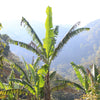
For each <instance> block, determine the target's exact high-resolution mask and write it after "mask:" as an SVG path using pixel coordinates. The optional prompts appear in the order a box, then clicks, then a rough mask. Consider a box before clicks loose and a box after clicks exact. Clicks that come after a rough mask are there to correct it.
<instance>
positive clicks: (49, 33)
mask: <svg viewBox="0 0 100 100" xmlns="http://www.w3.org/2000/svg"><path fill="white" fill-rule="evenodd" d="M46 14H47V18H46V22H45V29H46V34H45V38H44V40H43V44H42V42H41V40H40V39H39V37H38V35H37V34H36V32H35V31H34V29H33V28H32V27H31V25H30V24H29V22H28V21H27V20H26V19H25V18H24V17H22V21H21V25H22V24H24V25H25V26H26V28H27V29H28V32H29V33H30V35H31V36H32V39H33V41H31V44H26V43H23V42H20V41H15V40H12V39H9V42H10V43H12V44H15V45H19V46H21V47H23V48H26V49H28V50H30V51H32V52H34V53H36V54H37V55H38V56H39V57H40V59H41V60H42V61H43V62H44V63H45V65H44V66H42V67H41V68H40V69H39V70H38V71H37V70H36V69H35V68H32V66H33V65H29V66H30V67H29V68H30V69H31V70H32V71H28V70H29V69H28V66H27V65H26V69H27V71H28V72H27V71H26V73H27V74H28V75H25V73H24V71H21V72H22V73H23V75H25V76H24V77H26V78H25V79H26V80H25V81H27V82H28V83H29V84H31V81H32V78H33V80H35V84H34V86H35V91H36V96H37V97H38V95H39V93H40V91H38V90H39V88H40V87H41V88H42V87H43V84H44V80H43V77H45V86H44V88H45V89H44V92H45V99H46V100H47V98H50V86H49V80H50V77H49V69H50V65H51V62H52V60H54V58H55V57H56V56H57V54H58V52H59V51H60V50H61V49H62V47H63V46H64V45H65V44H66V43H67V42H68V41H69V40H70V38H71V37H73V36H75V35H77V34H78V33H80V32H82V31H87V30H89V28H79V29H76V30H75V28H76V27H77V26H78V25H79V23H76V24H75V25H74V26H73V27H72V28H71V29H70V30H69V32H68V33H67V34H66V35H65V37H64V38H63V39H62V40H61V42H60V43H59V44H58V46H57V47H55V44H56V37H57V35H58V28H59V27H58V26H56V27H55V28H53V23H52V8H51V7H49V6H48V7H47V9H46ZM19 69H20V70H22V69H21V68H19ZM35 72H37V73H35ZM30 73H32V74H30ZM46 73H47V75H45V74H46ZM54 74H55V73H53V74H52V75H51V79H52V77H53V75H54ZM32 75H33V76H32ZM22 77H23V76H22ZM27 77H28V79H27ZM37 79H38V80H37ZM29 80H31V81H29ZM32 82H33V81H32ZM42 83H43V84H42ZM31 85H32V84H31Z"/></svg>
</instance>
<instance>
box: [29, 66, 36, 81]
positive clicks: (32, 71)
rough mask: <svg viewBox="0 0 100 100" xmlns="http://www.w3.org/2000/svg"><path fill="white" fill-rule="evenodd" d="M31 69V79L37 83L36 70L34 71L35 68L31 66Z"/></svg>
mask: <svg viewBox="0 0 100 100" xmlns="http://www.w3.org/2000/svg"><path fill="white" fill-rule="evenodd" d="M29 69H30V71H31V77H32V80H34V82H35V83H36V81H37V80H36V70H35V69H34V66H33V65H31V64H29Z"/></svg>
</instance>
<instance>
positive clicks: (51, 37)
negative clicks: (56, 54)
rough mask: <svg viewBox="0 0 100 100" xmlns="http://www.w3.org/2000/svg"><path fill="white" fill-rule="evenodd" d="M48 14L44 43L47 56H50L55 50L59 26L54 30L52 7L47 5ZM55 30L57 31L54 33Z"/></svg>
mask: <svg viewBox="0 0 100 100" xmlns="http://www.w3.org/2000/svg"><path fill="white" fill-rule="evenodd" d="M46 14H47V18H46V21H45V29H46V34H45V39H44V41H43V42H44V43H43V48H44V49H45V52H46V57H47V58H49V57H50V56H51V55H52V53H53V51H54V45H55V36H56V34H57V31H58V30H57V28H58V27H56V29H55V30H54V29H53V24H52V8H51V7H49V6H48V7H47V9H46ZM54 32H55V33H54Z"/></svg>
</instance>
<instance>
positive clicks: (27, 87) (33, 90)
mask: <svg viewBox="0 0 100 100" xmlns="http://www.w3.org/2000/svg"><path fill="white" fill-rule="evenodd" d="M9 80H10V81H13V82H16V83H18V84H19V85H21V86H24V87H25V88H26V89H27V90H28V91H29V92H30V93H32V94H33V95H34V94H35V89H34V88H33V87H32V86H31V85H30V84H29V83H28V82H26V81H24V80H20V79H9Z"/></svg>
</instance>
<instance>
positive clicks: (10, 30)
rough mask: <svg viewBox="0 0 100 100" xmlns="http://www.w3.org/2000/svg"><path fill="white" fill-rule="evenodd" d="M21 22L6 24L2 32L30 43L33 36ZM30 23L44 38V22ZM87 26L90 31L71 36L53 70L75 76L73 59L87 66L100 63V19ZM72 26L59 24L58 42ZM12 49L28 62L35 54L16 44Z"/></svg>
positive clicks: (52, 66) (11, 46)
mask: <svg viewBox="0 0 100 100" xmlns="http://www.w3.org/2000/svg"><path fill="white" fill-rule="evenodd" d="M19 23H20V22H19ZM19 23H18V22H12V23H10V24H9V23H8V25H4V29H2V31H1V33H2V34H8V35H9V36H10V37H11V38H12V39H15V40H19V41H24V42H26V43H30V41H31V40H32V39H31V37H30V36H29V34H27V31H26V30H25V28H23V27H21V26H20V25H19ZM2 24H3V23H2ZM30 24H31V25H32V27H33V28H34V30H35V31H36V33H37V34H38V36H39V37H40V38H41V40H42V39H43V38H44V37H45V27H44V24H43V23H39V22H35V21H33V22H31V23H30ZM86 27H89V28H90V31H88V32H86V31H85V32H82V33H80V34H78V35H77V36H75V37H73V38H71V39H70V40H69V41H68V43H67V44H66V45H65V46H64V48H63V49H62V50H61V51H60V52H59V54H58V56H57V57H56V59H55V60H54V61H53V62H52V65H51V70H57V71H58V73H60V74H62V75H63V76H65V77H68V78H69V77H70V78H73V76H74V75H75V74H74V71H73V69H72V67H71V66H70V62H72V61H73V62H75V63H76V64H82V65H84V66H86V67H87V66H89V65H91V64H93V63H95V64H97V65H100V59H99V58H100V19H99V20H96V21H93V22H91V23H89V24H88V25H87V26H86ZM70 28H71V25H65V26H62V25H60V26H59V35H58V39H57V44H58V43H59V41H60V40H61V39H62V38H63V37H64V35H65V34H66V33H67V32H68V30H69V29H70ZM10 50H11V51H12V52H13V53H15V54H16V55H18V56H19V57H20V58H21V56H23V57H24V58H25V60H26V61H27V62H28V63H31V61H32V57H33V56H35V55H34V54H33V53H32V52H30V51H27V50H26V49H23V48H20V47H18V46H14V45H10Z"/></svg>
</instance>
